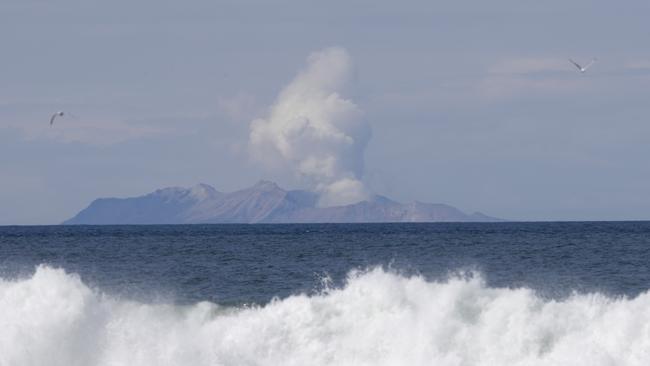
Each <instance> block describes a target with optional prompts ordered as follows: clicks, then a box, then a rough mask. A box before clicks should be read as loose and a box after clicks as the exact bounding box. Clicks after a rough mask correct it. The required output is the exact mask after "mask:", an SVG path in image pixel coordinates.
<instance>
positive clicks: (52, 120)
mask: <svg viewBox="0 0 650 366" xmlns="http://www.w3.org/2000/svg"><path fill="white" fill-rule="evenodd" d="M58 115H59V113H58V112H57V113H54V114H53V115H52V117H50V126H52V125H53V124H54V119H55V118H56V116H58Z"/></svg>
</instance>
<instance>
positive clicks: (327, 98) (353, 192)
mask: <svg viewBox="0 0 650 366" xmlns="http://www.w3.org/2000/svg"><path fill="white" fill-rule="evenodd" d="M307 61H308V62H307V67H306V68H305V69H304V70H303V71H301V72H300V73H299V74H298V75H297V76H296V77H295V78H294V79H293V81H291V83H289V85H287V86H286V87H285V88H284V89H283V90H282V92H281V93H280V95H279V96H278V98H277V100H276V102H275V104H274V105H273V106H272V107H271V109H270V113H269V116H268V118H267V119H258V120H255V121H253V122H252V123H251V133H250V146H251V151H252V153H253V155H254V156H255V157H257V158H260V159H261V160H264V158H265V155H266V154H267V153H268V152H269V151H270V150H272V151H275V152H276V153H277V154H278V155H279V156H280V157H281V159H282V160H283V161H285V162H286V163H288V165H289V166H290V167H291V169H293V170H294V171H295V172H296V173H297V174H298V175H299V176H300V177H301V178H306V179H307V180H308V181H309V182H310V183H311V184H313V188H314V189H315V190H316V191H317V192H318V193H320V194H321V198H320V202H319V204H320V205H321V206H336V205H343V204H349V203H354V202H359V201H362V200H364V199H366V198H367V197H368V191H367V189H366V187H365V186H364V184H363V182H362V181H361V178H362V176H363V152H364V150H365V148H366V145H367V143H368V140H369V139H370V126H369V125H368V124H367V123H366V122H365V121H364V120H363V118H362V117H363V114H362V112H361V110H360V109H359V107H357V105H356V104H354V103H353V102H352V101H350V100H348V99H345V98H344V97H343V96H342V95H341V94H340V93H342V92H343V91H344V89H345V87H346V84H347V82H348V80H349V78H350V74H351V70H352V65H351V60H350V56H349V55H348V53H347V52H346V51H345V50H344V49H342V48H338V47H334V48H327V49H324V50H322V51H319V52H315V53H312V54H311V55H310V56H309V58H308V60H307Z"/></svg>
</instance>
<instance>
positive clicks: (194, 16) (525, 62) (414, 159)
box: [0, 0, 650, 225]
mask: <svg viewBox="0 0 650 366" xmlns="http://www.w3.org/2000/svg"><path fill="white" fill-rule="evenodd" d="M648 14H650V2H648V1H646V0H643V1H641V0H631V1H627V2H625V4H624V5H623V4H619V3H615V2H611V1H601V0H595V1H591V0H590V1H586V0H577V1H572V2H566V1H559V0H551V1H544V2H539V1H538V2H531V1H515V0H496V1H490V2H473V3H467V2H457V1H435V2H431V1H412V2H408V3H401V2H393V1H383V0H378V1H368V0H361V1H353V2H350V1H338V0H333V1H327V2H304V1H293V0H279V1H273V2H268V1H253V0H250V1H249V0H243V1H212V0H210V1H208V0H188V1H183V2H169V1H163V2H161V1H153V0H142V1H137V2H132V1H126V0H114V1H104V2H99V1H82V0H60V1H56V2H47V1H41V0H3V1H1V2H0V43H1V44H2V61H1V62H0V225H7V224H56V223H60V222H61V221H63V220H65V219H67V218H69V217H72V216H74V214H76V213H77V212H79V210H81V209H82V208H84V207H86V206H87V204H88V203H89V202H91V201H92V200H93V199H95V198H97V197H132V196H139V195H143V194H146V193H148V192H151V191H153V190H155V189H157V188H160V187H170V186H183V187H191V186H195V185H196V184H197V183H199V182H205V183H209V184H211V185H213V186H215V187H218V188H219V189H220V190H224V191H226V192H232V191H236V190H238V189H240V188H241V187H247V186H251V185H253V184H254V183H255V182H256V181H258V180H260V179H268V180H272V181H275V182H277V183H278V184H279V185H280V186H281V187H285V188H287V189H309V190H313V191H317V192H319V193H321V194H322V196H321V197H322V198H321V201H320V202H319V203H318V204H319V206H321V207H322V206H330V205H336V204H340V203H349V202H353V201H356V200H359V199H363V198H367V197H371V196H372V194H379V195H385V196H388V197H391V198H393V199H395V200H396V201H399V202H405V203H407V202H414V201H421V202H440V203H445V204H449V205H452V206H454V207H458V209H460V210H461V211H463V212H474V211H481V212H485V213H488V214H490V215H492V216H495V217H502V218H507V219H512V220H624V219H650V169H649V168H648V162H647V160H648V156H650V143H648V142H649V140H650V123H648V122H649V118H650V103H648V98H649V97H650V95H649V92H648V91H649V90H650V49H649V48H648V47H646V46H645V44H646V43H647V39H648V37H649V36H650V22H648ZM594 57H597V58H598V62H596V63H595V64H594V65H593V66H592V67H590V68H589V70H587V72H585V73H580V72H579V71H578V70H577V69H576V68H575V66H573V65H572V64H571V63H570V62H569V61H568V59H569V58H571V59H573V60H575V61H577V62H578V63H581V64H586V63H588V62H589V60H591V59H592V58H594ZM56 111H64V112H66V113H65V115H64V116H62V117H60V118H57V119H56V122H55V124H54V125H53V126H52V127H50V126H49V118H50V116H51V115H52V114H53V113H55V112H56ZM70 113H71V114H70ZM253 121H255V122H253Z"/></svg>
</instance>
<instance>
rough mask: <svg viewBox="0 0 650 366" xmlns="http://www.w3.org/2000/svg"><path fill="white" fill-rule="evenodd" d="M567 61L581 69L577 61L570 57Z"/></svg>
mask: <svg viewBox="0 0 650 366" xmlns="http://www.w3.org/2000/svg"><path fill="white" fill-rule="evenodd" d="M569 62H571V63H572V64H574V65H575V67H577V68H578V70H580V71H582V66H580V65H579V64H578V63H577V62H575V61H573V60H572V59H569Z"/></svg>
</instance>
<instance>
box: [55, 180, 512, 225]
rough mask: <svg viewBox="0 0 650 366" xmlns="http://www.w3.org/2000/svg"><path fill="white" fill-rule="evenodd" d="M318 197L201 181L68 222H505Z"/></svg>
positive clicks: (418, 206) (92, 210) (105, 203)
mask: <svg viewBox="0 0 650 366" xmlns="http://www.w3.org/2000/svg"><path fill="white" fill-rule="evenodd" d="M317 201H318V196H317V195H316V194H314V193H312V192H307V191H299V190H294V191H285V190H284V189H282V188H280V187H278V186H277V185H276V184H275V183H273V182H269V181H260V182H259V183H257V184H256V185H254V186H252V187H250V188H247V189H243V190H240V191H236V192H232V193H222V192H219V191H217V190H215V189H214V188H212V187H210V186H209V185H207V184H199V185H197V186H194V187H191V188H178V187H174V188H164V189H159V190H157V191H155V192H152V193H149V194H147V195H144V196H140V197H132V198H100V199H96V200H95V201H93V202H92V203H91V204H90V205H89V206H88V207H87V208H85V209H83V210H82V211H81V212H79V213H78V214H77V215H76V216H75V217H73V218H71V219H69V220H67V221H65V222H64V223H63V224H66V225H111V224H115V225H117V224H194V223H317V222H453V221H458V222H465V221H474V222H479V221H483V222H489V221H501V220H499V219H496V218H493V217H489V216H485V215H483V214H480V213H475V214H471V215H467V214H465V213H463V212H461V211H460V210H458V209H456V208H454V207H451V206H448V205H444V204H429V203H421V202H415V203H408V204H403V203H399V202H395V201H392V200H390V199H388V198H386V197H382V196H374V197H373V198H372V199H370V200H368V201H363V202H359V203H355V204H352V205H346V206H335V207H317V206H316V203H317Z"/></svg>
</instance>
